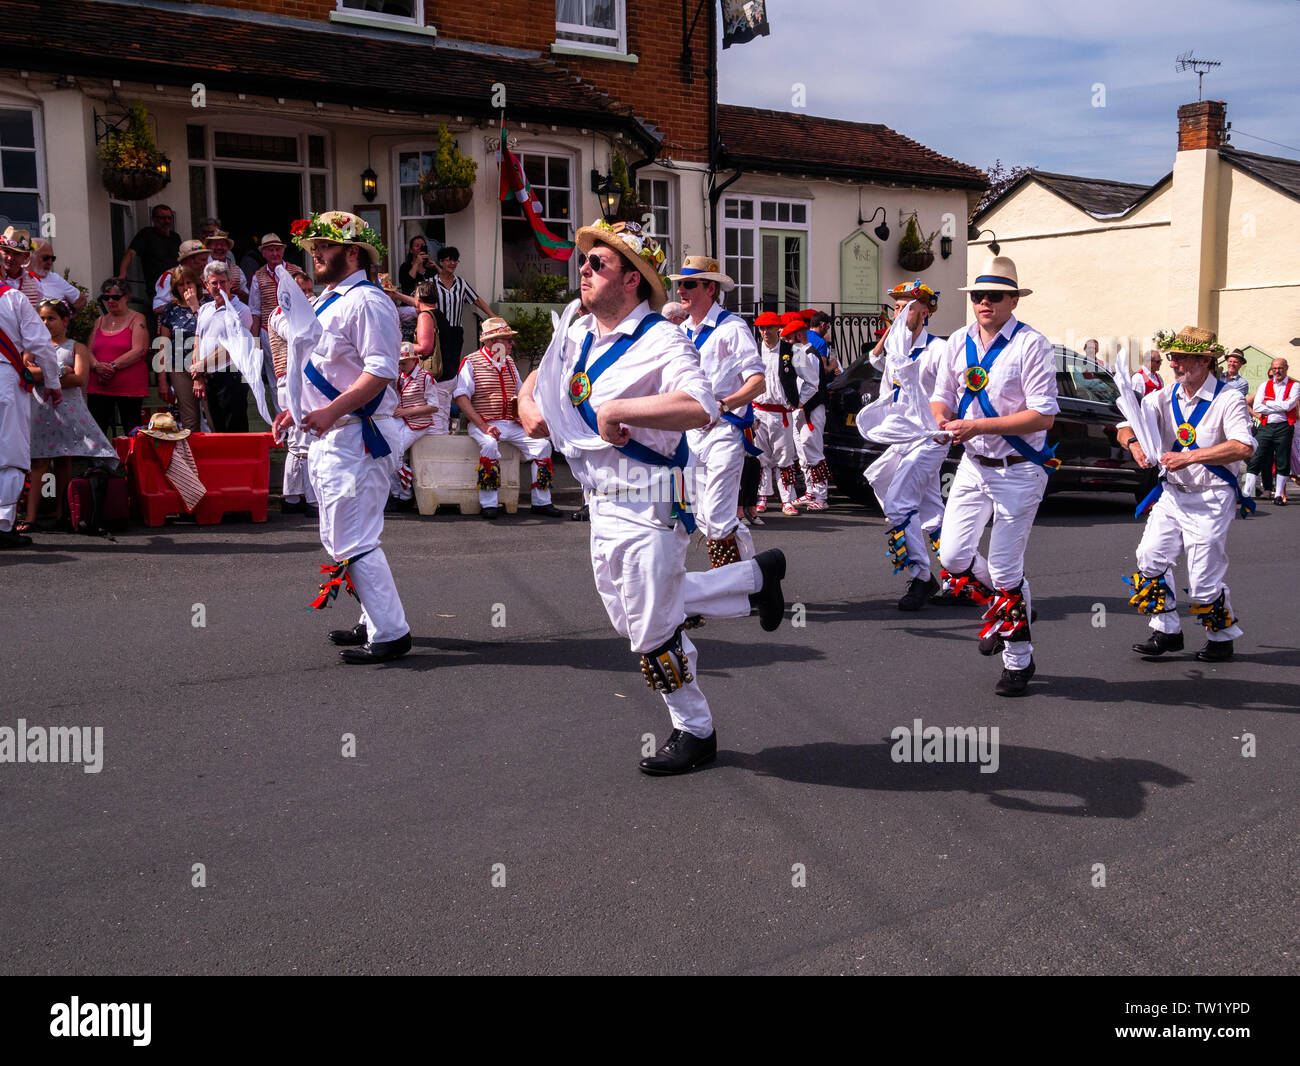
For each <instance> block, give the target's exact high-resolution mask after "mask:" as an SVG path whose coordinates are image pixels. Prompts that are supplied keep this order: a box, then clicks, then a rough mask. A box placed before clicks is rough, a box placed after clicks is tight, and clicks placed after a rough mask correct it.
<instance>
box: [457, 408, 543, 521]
mask: <svg viewBox="0 0 1300 1066" xmlns="http://www.w3.org/2000/svg"><path fill="white" fill-rule="evenodd" d="M488 425H490V426H496V427H497V429H498V430H499V431H500V433H501V440H503V441H505V442H506V443H507V444H513V445H514V446H515V447H516V448H518V449H519V450H520V452H522V453H523V456H524V458H525V459H531V460H532V461H533V479H532V484H533V485H534V486H535V485H536V484H537V460H538V459H549V458H550V457H551V442H550V441H549V440H547V439H546V438H545V437H530V436H529V435H528V434H527V433H525V432H524V427H523V426H521V425H520V424H519V423H518V422H511V421H510V420H508V419H507V420H505V421H502V422H489V423H488ZM469 435H470V436H471V437H473V438H474V442H475V443H476V444H477V445H478V451H479V455H481V456H482V457H483V458H484V459H498V460H499V459H500V458H501V447H500V445H499V444H498V442H497V441H496V439H494V438H493V437H492V436H491V435H490V434H487V433H484V432H483V431H482V430H481V429H479V428H478V427H477V426H474V425H471V426H470V427H469ZM499 495H500V494H499V493H498V491H497V490H496V489H479V490H478V502H479V504H480V505H481V506H483V507H496V506H498V502H499V501H498V497H499ZM530 498H531V500H532V504H533V506H534V507H545V506H546V505H547V504H548V503H550V502H551V490H550V489H539V488H535V487H534V488H533V489H532V490H531V496H530Z"/></svg>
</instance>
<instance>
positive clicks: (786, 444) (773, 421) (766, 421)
mask: <svg viewBox="0 0 1300 1066" xmlns="http://www.w3.org/2000/svg"><path fill="white" fill-rule="evenodd" d="M782 423H784V425H783V424H782ZM754 444H755V446H757V447H758V448H760V449H761V450H762V452H763V454H762V455H761V456H759V460H758V461H759V464H760V465H761V466H762V468H763V473H762V480H761V481H760V483H759V488H758V494H759V495H760V496H763V497H767V496H770V495H772V482H773V481H774V480H775V481H776V483H777V487H778V489H779V490H780V493H781V502H782V503H791V502H793V500H794V496H795V492H794V483H793V482H791V484H790V485H789V486H786V485H783V484H782V483H781V477H780V474H779V473H778V474H776V475H775V477H774V476H773V471H780V470H784V469H786V468H788V467H792V466H794V464H795V461H796V459H797V457H798V452H797V451H796V449H795V443H794V414H793V412H791V413H788V414H787V413H783V412H781V411H757V410H756V411H755V412H754Z"/></svg>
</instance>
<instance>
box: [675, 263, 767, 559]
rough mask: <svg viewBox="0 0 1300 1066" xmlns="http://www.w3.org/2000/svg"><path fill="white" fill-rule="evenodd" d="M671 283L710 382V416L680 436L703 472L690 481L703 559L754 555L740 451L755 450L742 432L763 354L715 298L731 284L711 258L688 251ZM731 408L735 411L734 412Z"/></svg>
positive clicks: (748, 422)
mask: <svg viewBox="0 0 1300 1066" xmlns="http://www.w3.org/2000/svg"><path fill="white" fill-rule="evenodd" d="M669 280H671V281H674V282H676V283H677V291H678V293H680V295H681V300H682V306H683V307H685V308H686V311H687V314H688V315H689V316H690V320H689V321H688V322H687V323H686V335H687V336H688V337H690V338H691V341H692V342H693V343H694V345H695V347H696V348H698V349H699V352H700V368H701V369H702V370H703V371H704V376H705V377H706V378H708V380H709V384H710V385H711V386H712V387H713V395H714V397H715V398H716V403H715V405H714V407H713V409H712V412H711V413H713V414H714V419H713V421H712V422H710V423H709V424H708V425H707V426H705V427H704V428H703V429H692V430H690V431H689V432H688V433H687V434H686V440H687V442H688V443H689V444H690V447H691V456H692V458H693V460H694V464H693V465H695V467H696V469H697V470H698V471H702V473H703V477H702V478H699V479H698V480H697V481H696V482H695V486H694V487H695V490H696V494H695V499H694V509H695V521H696V522H697V523H698V524H699V527H700V529H701V530H703V532H704V535H705V537H707V538H708V548H709V563H710V564H711V565H712V566H725V565H726V564H727V563H738V562H740V560H741V559H752V558H753V557H754V539H753V537H752V536H750V533H749V529H748V528H747V527H746V526H743V525H741V523H740V519H739V517H738V516H737V514H736V503H737V501H738V500H739V499H740V475H741V471H742V470H743V469H744V465H745V453H746V452H747V451H752V452H753V454H755V455H757V454H758V449H757V448H756V447H755V446H754V445H753V444H751V443H750V441H749V439H748V438H747V437H746V436H745V430H747V429H749V428H750V427H751V426H752V425H753V424H754V412H753V411H752V410H750V407H749V401H750V400H752V399H753V398H754V397H755V396H757V395H758V394H759V393H760V392H762V391H763V360H762V357H761V356H760V355H759V354H758V348H757V346H756V345H755V344H754V335H753V334H752V333H750V331H749V326H747V325H746V324H745V320H744V319H743V318H741V317H740V316H739V315H736V314H732V313H731V312H730V311H728V310H727V309H726V308H724V307H723V306H722V305H721V304H719V303H718V296H719V294H720V293H722V292H730V291H731V290H732V289H734V288H735V287H736V283H735V282H734V281H732V280H731V278H729V277H728V276H727V275H726V274H724V273H722V271H721V268H720V267H719V265H718V261H717V260H716V259H709V258H708V257H706V256H699V255H691V256H687V257H686V261H685V262H684V263H683V264H682V272H681V273H680V274H670V275H669ZM733 412H740V413H739V414H735V413H733Z"/></svg>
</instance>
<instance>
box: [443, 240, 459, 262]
mask: <svg viewBox="0 0 1300 1066" xmlns="http://www.w3.org/2000/svg"><path fill="white" fill-rule="evenodd" d="M444 259H454V260H456V262H458V263H459V262H460V249H459V248H457V247H456V246H455V245H453V244H444V245H443V246H442V247H441V248H439V249H438V262H440V263H441V262H442V261H443V260H444Z"/></svg>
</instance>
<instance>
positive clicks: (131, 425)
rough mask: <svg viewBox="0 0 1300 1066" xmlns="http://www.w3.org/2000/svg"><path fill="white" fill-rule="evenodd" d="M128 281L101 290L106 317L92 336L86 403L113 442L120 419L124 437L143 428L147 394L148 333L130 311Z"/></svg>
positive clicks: (113, 281)
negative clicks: (143, 409) (143, 412)
mask: <svg viewBox="0 0 1300 1066" xmlns="http://www.w3.org/2000/svg"><path fill="white" fill-rule="evenodd" d="M126 301H127V287H126V279H125V278H109V279H108V280H107V281H105V282H104V284H102V285H101V286H100V287H99V305H100V307H101V308H103V311H104V313H103V314H102V315H101V316H100V317H99V318H98V319H96V321H95V328H94V329H93V330H91V332H90V342H89V347H90V375H89V377H88V378H87V379H86V402H87V404H88V405H89V406H90V413H91V414H92V415H94V416H95V421H96V423H98V425H99V428H100V430H101V431H102V432H103V434H104V436H106V437H108V438H110V439H111V438H112V436H113V425H114V421H115V420H116V421H117V422H118V424H120V425H121V427H122V432H123V433H129V432H130V431H131V430H133V429H135V427H136V426H138V425H139V424H140V410H141V408H142V407H143V406H144V398H145V397H146V396H148V395H149V361H148V358H147V357H148V355H149V330H148V327H147V326H146V324H145V319H144V315H142V314H140V312H139V311H132V310H131V308H130V307H128V306H127V303H126Z"/></svg>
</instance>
